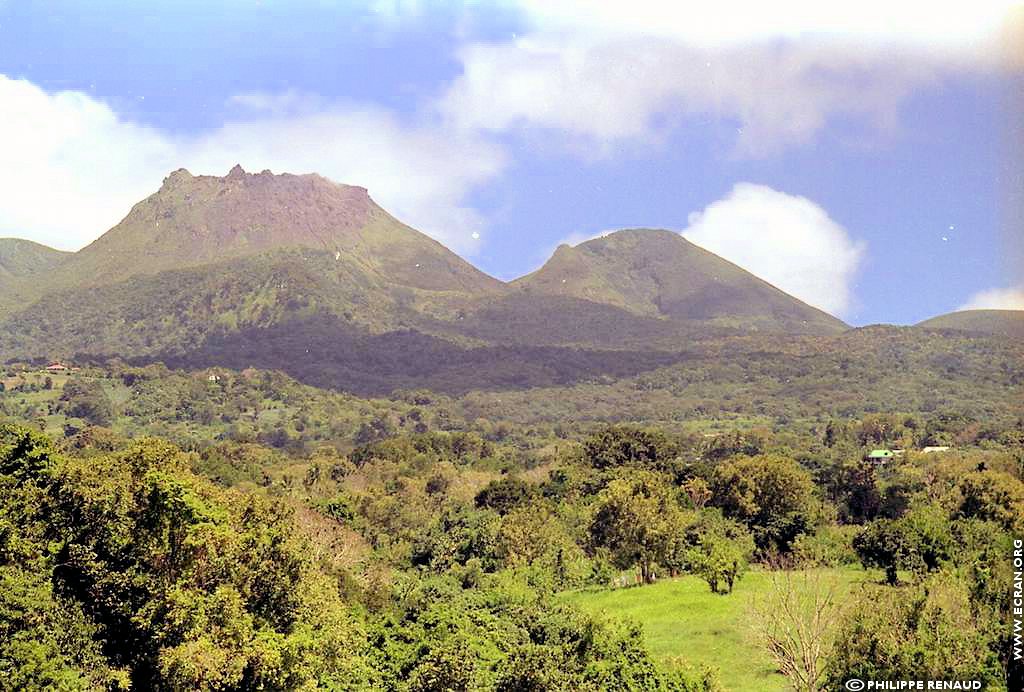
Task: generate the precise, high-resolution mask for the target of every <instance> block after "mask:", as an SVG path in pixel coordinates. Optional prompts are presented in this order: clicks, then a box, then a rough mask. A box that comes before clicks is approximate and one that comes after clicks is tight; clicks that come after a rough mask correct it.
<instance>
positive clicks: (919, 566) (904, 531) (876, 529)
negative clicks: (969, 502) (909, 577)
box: [853, 507, 953, 585]
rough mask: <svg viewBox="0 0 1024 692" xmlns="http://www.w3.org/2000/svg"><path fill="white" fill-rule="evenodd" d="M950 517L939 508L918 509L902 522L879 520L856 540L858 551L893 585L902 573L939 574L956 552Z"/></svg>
mask: <svg viewBox="0 0 1024 692" xmlns="http://www.w3.org/2000/svg"><path fill="white" fill-rule="evenodd" d="M952 544H953V537H952V534H951V533H950V529H949V519H948V517H947V516H946V515H945V514H944V513H943V512H941V511H940V510H939V509H937V508H935V507H922V508H919V509H916V510H914V511H912V512H910V513H908V514H907V515H905V516H903V517H901V518H899V519H879V520H876V521H874V522H872V523H870V524H868V525H867V526H866V527H864V529H863V530H862V531H861V532H860V533H859V534H857V536H856V537H855V538H854V539H853V547H854V550H856V551H857V555H858V556H859V557H860V559H861V562H862V563H864V565H865V566H867V567H881V568H882V569H884V570H885V576H886V581H888V583H889V584H893V585H894V584H896V583H897V582H898V571H899V570H911V571H913V572H915V573H918V574H923V573H925V572H929V571H935V570H937V569H938V568H939V567H940V566H941V565H942V563H943V562H944V561H945V560H947V559H948V558H949V556H950V554H951V551H952Z"/></svg>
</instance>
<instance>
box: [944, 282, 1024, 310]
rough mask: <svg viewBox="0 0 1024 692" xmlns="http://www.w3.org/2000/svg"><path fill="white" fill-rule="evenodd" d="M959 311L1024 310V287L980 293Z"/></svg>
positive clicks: (973, 296)
mask: <svg viewBox="0 0 1024 692" xmlns="http://www.w3.org/2000/svg"><path fill="white" fill-rule="evenodd" d="M957 310H1024V286H1011V287H1010V288H992V289H989V290H987V291H978V292H977V293H975V294H974V295H972V296H971V297H970V298H969V299H968V300H967V302H966V303H964V304H963V305H961V306H960V307H958V308H957Z"/></svg>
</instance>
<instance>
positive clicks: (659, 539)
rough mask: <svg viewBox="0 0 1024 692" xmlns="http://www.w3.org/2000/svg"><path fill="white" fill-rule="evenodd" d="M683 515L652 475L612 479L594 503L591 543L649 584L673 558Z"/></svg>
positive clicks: (666, 489) (637, 474)
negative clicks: (657, 568) (635, 570)
mask: <svg viewBox="0 0 1024 692" xmlns="http://www.w3.org/2000/svg"><path fill="white" fill-rule="evenodd" d="M683 527H684V516H683V513H682V511H681V510H680V508H679V504H678V502H677V501H676V498H675V496H674V494H673V493H672V492H671V490H670V489H669V487H668V486H667V485H666V483H665V481H664V480H663V479H662V478H661V477H660V476H659V475H657V474H654V473H652V472H649V471H636V472H633V473H630V474H629V476H628V478H623V479H617V480H613V481H611V482H610V483H609V484H608V486H607V487H606V488H605V489H604V490H602V491H601V492H600V493H599V494H598V496H597V500H596V504H595V508H594V514H593V518H592V519H591V521H590V529H589V531H590V540H591V542H592V545H593V546H595V547H598V548H606V549H607V550H609V551H610V554H611V556H612V559H613V560H614V562H615V564H616V565H617V566H618V567H620V568H622V569H629V568H632V567H634V566H638V567H639V568H640V572H641V576H642V578H643V580H644V582H645V583H649V582H651V581H653V580H654V578H655V573H654V568H655V566H656V565H658V564H659V563H663V562H664V561H665V560H666V559H667V558H669V556H670V554H671V551H672V550H673V548H674V546H675V544H676V541H677V537H678V536H679V535H680V534H681V533H682V530H683Z"/></svg>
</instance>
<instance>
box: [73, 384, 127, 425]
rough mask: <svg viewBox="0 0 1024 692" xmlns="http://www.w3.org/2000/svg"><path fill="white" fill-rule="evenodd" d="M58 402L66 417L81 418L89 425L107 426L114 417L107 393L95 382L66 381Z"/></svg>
mask: <svg viewBox="0 0 1024 692" xmlns="http://www.w3.org/2000/svg"><path fill="white" fill-rule="evenodd" d="M60 401H61V404H62V406H63V408H64V410H66V411H67V414H68V416H70V417H74V418H81V419H83V420H85V421H87V422H88V423H90V424H91V425H102V426H109V425H110V423H111V421H112V419H113V416H114V410H113V407H112V406H111V404H110V399H109V397H107V393H106V392H105V391H104V390H103V386H102V385H101V384H99V383H98V382H96V381H95V380H85V379H70V380H68V381H67V383H66V384H65V385H64V391H63V393H62V394H61V397H60Z"/></svg>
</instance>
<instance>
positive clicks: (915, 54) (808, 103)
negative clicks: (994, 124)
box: [440, 0, 1021, 155]
mask: <svg viewBox="0 0 1024 692" xmlns="http://www.w3.org/2000/svg"><path fill="white" fill-rule="evenodd" d="M1010 4H1011V3H1007V2H980V3H972V4H970V5H964V6H963V7H962V8H959V9H957V8H952V9H951V10H950V12H948V13H947V12H946V11H945V9H944V10H943V11H942V12H938V11H935V9H934V7H933V5H931V4H925V3H892V2H867V3H857V4H849V3H843V5H844V8H843V9H837V8H836V3H822V2H806V1H796V2H792V1H791V2H782V3H781V4H780V3H767V4H762V5H760V6H758V5H754V4H752V3H749V2H736V1H729V0H724V1H722V2H717V3H701V4H698V3H666V2H657V1H653V0H646V1H645V0H638V2H631V3H621V2H589V1H588V2H585V3H584V2H582V1H580V2H572V1H570V2H566V3H550V2H540V1H539V0H523V1H522V2H520V5H521V6H522V7H523V8H524V10H525V11H526V14H527V17H528V18H529V19H530V21H531V29H530V30H529V31H528V32H527V33H526V34H525V35H524V36H522V37H519V38H516V39H514V40H511V41H506V42H497V43H474V44H470V45H468V46H465V47H464V48H463V50H462V52H461V54H460V56H461V59H462V62H463V66H464V73H463V75H462V76H461V77H460V78H458V79H457V80H456V81H455V82H454V83H453V84H452V86H451V88H450V90H449V92H448V93H447V94H446V96H445V97H444V99H443V100H442V103H441V106H440V107H441V109H442V111H443V112H444V113H446V114H447V115H448V116H449V117H451V118H452V119H453V120H454V121H456V122H458V123H460V124H461V125H462V126H464V127H466V128H469V129H483V130H492V131H502V130H509V129H512V128H517V127H522V126H530V127H536V128H545V129H553V130H557V131H558V132H559V133H560V134H570V135H575V136H581V137H584V138H586V139H587V140H589V143H590V144H598V145H603V146H605V147H607V146H608V145H610V144H613V143H615V142H616V141H617V140H622V139H628V138H637V137H649V136H651V135H656V134H658V132H659V130H660V129H663V128H664V127H666V126H670V125H671V124H672V123H673V122H674V121H676V120H678V119H680V118H682V117H686V116H705V117H706V116H711V117H716V118H723V119H726V120H727V121H731V122H734V123H735V124H736V125H737V130H738V132H737V152H738V153H740V154H744V155H764V154H768V153H772V152H774V151H776V150H778V149H781V148H783V147H787V146H792V145H796V144H802V143H806V142H808V141H811V140H812V139H813V138H814V137H815V136H816V135H817V134H818V133H819V132H820V131H821V130H822V128H823V127H824V126H825V125H826V124H827V122H829V120H831V119H837V118H840V117H852V118H854V119H856V120H857V121H860V122H863V123H865V124H867V125H868V126H870V127H872V128H875V129H881V130H883V131H885V130H888V129H891V128H892V127H893V126H894V124H895V123H896V120H897V115H898V112H899V107H900V105H901V103H902V101H903V100H904V99H905V98H906V96H907V95H908V94H909V93H910V92H911V91H912V90H914V89H916V88H919V87H921V86H922V85H925V84H928V83H930V82H932V81H934V80H936V79H939V78H940V77H941V76H943V75H946V74H949V73H951V72H956V71H960V70H965V69H986V70H987V69H996V68H997V67H998V66H1001V65H1006V64H1007V63H1008V62H1010V61H1009V60H1008V56H1009V53H1008V50H1007V49H1004V47H1005V46H1006V45H1007V42H1006V41H1004V40H1002V39H1001V37H1002V36H1003V34H1005V33H1006V32H1007V31H1009V29H1007V26H1009V23H1008V22H1007V20H1006V16H1007V12H1008V7H1009V6H1010ZM1018 54H1019V49H1018ZM1015 64H1018V65H1019V64H1021V63H1020V61H1019V60H1017V62H1016V63H1015Z"/></svg>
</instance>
